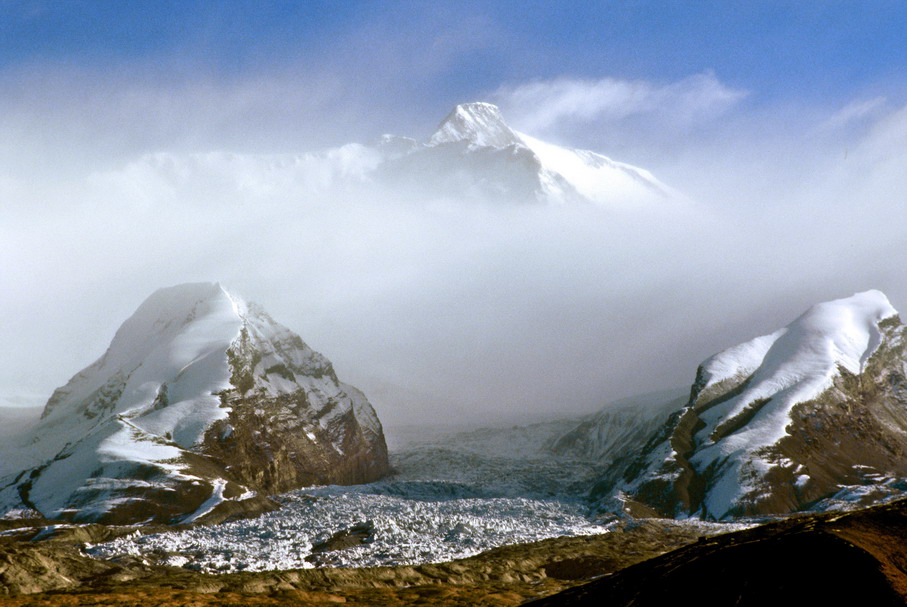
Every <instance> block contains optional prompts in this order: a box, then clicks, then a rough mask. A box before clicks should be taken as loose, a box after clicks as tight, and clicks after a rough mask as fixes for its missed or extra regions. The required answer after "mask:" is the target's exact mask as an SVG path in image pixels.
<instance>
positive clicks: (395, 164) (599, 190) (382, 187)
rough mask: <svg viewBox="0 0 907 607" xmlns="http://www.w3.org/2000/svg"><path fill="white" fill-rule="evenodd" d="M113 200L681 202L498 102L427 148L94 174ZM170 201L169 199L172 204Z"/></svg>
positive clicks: (385, 144)
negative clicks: (556, 141)
mask: <svg viewBox="0 0 907 607" xmlns="http://www.w3.org/2000/svg"><path fill="white" fill-rule="evenodd" d="M93 180H94V182H95V183H96V185H97V186H98V187H100V188H103V189H104V191H107V192H109V191H120V192H122V193H123V194H124V195H126V196H131V197H135V198H138V199H140V200H141V199H143V194H142V192H143V191H154V192H156V196H157V197H158V199H161V198H162V197H163V198H164V199H167V198H169V199H170V200H171V202H172V203H173V204H186V201H204V200H209V201H210V202H212V203H215V204H222V201H223V199H225V198H229V196H226V195H227V194H230V193H235V192H237V191H238V192H241V193H242V194H243V197H242V199H243V201H244V203H265V202H267V201H270V200H286V199H287V198H296V199H298V200H299V201H300V202H301V203H306V202H310V203H323V202H324V201H325V200H343V199H354V200H359V199H365V200H375V199H377V200H383V199H390V200H414V201H419V202H424V201H432V200H448V201H457V202H461V201H464V200H479V201H485V202H488V201H490V202H493V203H505V202H510V203H522V204H525V203H543V204H569V203H574V204H593V205H599V206H602V207H605V208H609V209H620V208H627V207H630V208H633V207H637V206H640V205H647V204H651V203H655V204H659V205H666V204H669V203H671V201H674V202H677V201H679V200H680V199H681V197H680V196H679V195H678V194H677V193H676V192H674V191H673V190H672V189H671V188H669V187H667V186H665V185H664V184H662V183H660V182H659V181H658V180H657V179H656V178H655V177H654V176H653V175H652V174H651V173H649V172H648V171H646V170H644V169H640V168H638V167H634V166H631V165H628V164H624V163H621V162H616V161H614V160H611V159H610V158H607V157H605V156H602V155H600V154H597V153H595V152H590V151H586V150H574V149H570V148H565V147H561V146H557V145H553V144H551V143H546V142H544V141H541V140H539V139H536V138H534V137H530V136H529V135H525V134H522V133H518V132H516V131H514V130H513V129H511V128H510V127H509V126H508V125H507V124H506V122H505V121H504V118H503V116H502V115H501V112H500V110H499V109H498V108H497V107H496V106H494V105H491V104H489V103H481V102H477V103H466V104H462V105H458V106H457V107H456V108H454V109H453V111H451V112H450V114H449V115H448V116H447V117H446V118H445V119H444V120H443V121H442V122H441V124H440V125H439V126H438V128H437V130H436V131H435V132H434V133H433V134H432V135H431V136H430V137H429V138H428V139H427V140H425V141H422V142H419V141H417V140H415V139H410V138H406V137H398V136H394V135H384V136H382V137H381V138H380V139H379V140H378V141H377V142H375V143H373V144H370V145H361V144H357V143H350V144H347V145H344V146H341V147H338V148H334V149H330V150H327V151H324V152H320V153H310V154H267V155H254V154H226V153H207V154H190V155H180V154H153V155H149V156H145V157H143V158H140V159H138V160H136V161H134V162H131V163H130V164H129V165H127V166H126V167H124V168H122V169H121V170H118V171H114V172H110V173H105V174H98V175H95V176H94V178H93ZM168 193H169V196H168Z"/></svg>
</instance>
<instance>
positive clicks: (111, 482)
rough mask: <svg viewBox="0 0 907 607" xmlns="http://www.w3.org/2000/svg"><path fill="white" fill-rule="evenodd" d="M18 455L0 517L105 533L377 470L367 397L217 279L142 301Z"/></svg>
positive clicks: (2, 483)
mask: <svg viewBox="0 0 907 607" xmlns="http://www.w3.org/2000/svg"><path fill="white" fill-rule="evenodd" d="M23 449H24V451H23V453H24V454H25V455H26V456H27V457H25V458H24V460H23V461H25V462H27V463H29V465H24V466H23V468H22V472H21V473H18V474H16V475H13V476H11V477H7V478H6V479H2V480H0V510H3V511H7V510H10V509H17V508H22V507H27V508H32V509H34V510H37V511H39V512H40V513H41V514H43V515H44V516H47V517H49V518H55V519H63V520H73V521H83V522H84V521H91V522H105V523H111V524H113V523H115V524H133V523H166V524H174V523H189V522H195V521H197V520H202V519H204V520H206V521H214V520H220V519H223V518H225V517H231V516H242V515H249V514H254V513H257V512H263V511H266V510H269V509H273V508H275V507H276V505H275V504H274V503H273V502H272V501H271V500H269V499H267V498H266V497H263V495H268V494H274V493H278V492H282V491H287V490H290V489H296V488H299V487H304V486H308V485H312V484H327V483H337V484H354V483H362V482H369V481H373V480H376V479H377V478H380V477H381V476H383V475H385V474H387V472H388V470H389V466H388V460H387V447H386V445H385V441H384V435H383V431H382V428H381V424H380V422H379V421H378V418H377V416H376V415H375V412H374V410H373V409H372V407H371V405H370V404H369V402H368V400H367V399H366V398H365V396H364V395H363V394H362V393H361V392H359V391H358V390H357V389H356V388H353V387H352V386H348V385H346V384H344V383H342V382H340V381H339V380H338V379H337V376H336V374H335V372H334V369H333V367H332V365H331V363H330V361H328V360H327V359H326V358H325V357H324V356H322V355H321V354H318V353H317V352H315V351H313V350H312V349H311V348H309V347H308V346H307V345H306V344H305V343H304V342H303V341H302V339H300V338H299V336H297V335H296V334H294V333H292V332H291V331H289V330H288V329H287V328H285V327H283V326H282V325H280V324H278V323H276V322H275V321H274V320H273V319H272V318H271V317H270V316H268V315H267V314H266V313H264V312H263V311H262V310H261V309H259V308H258V307H257V306H255V305H250V304H247V303H245V302H243V301H242V300H239V299H238V298H236V297H233V296H232V295H230V294H228V293H226V292H225V291H224V290H223V289H222V288H221V287H220V286H219V285H216V284H191V285H181V286H178V287H171V288H169V289H162V290H160V291H158V292H157V293H155V294H154V295H152V296H151V297H150V298H149V299H148V300H147V301H146V302H145V303H143V304H142V306H141V307H140V308H139V310H138V311H137V312H136V313H135V314H134V315H133V316H132V317H131V318H130V319H129V320H127V321H126V322H125V323H124V324H123V326H122V327H121V328H120V330H119V331H118V332H117V335H116V337H115V338H114V340H113V343H112V344H111V346H110V348H109V349H108V351H107V353H105V354H104V356H103V357H101V359H99V360H98V361H97V362H95V363H94V364H93V365H91V366H90V367H88V368H86V369H85V370H83V371H82V372H80V373H79V374H77V375H76V376H75V377H73V379H72V380H70V382H69V383H68V384H67V385H66V386H64V387H62V388H60V389H58V390H57V391H56V392H55V393H54V395H53V396H52V397H51V399H50V400H49V401H48V404H47V406H46V408H45V411H44V414H43V418H42V421H41V423H40V424H39V425H38V426H37V427H36V428H35V429H34V430H33V432H32V433H31V434H30V435H29V436H27V437H25V438H24V441H23ZM0 514H2V512H0Z"/></svg>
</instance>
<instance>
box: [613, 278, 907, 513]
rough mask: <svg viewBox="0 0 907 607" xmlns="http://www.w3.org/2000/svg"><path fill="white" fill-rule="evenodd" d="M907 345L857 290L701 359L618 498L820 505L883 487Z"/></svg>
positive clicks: (895, 459)
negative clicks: (685, 399)
mask: <svg viewBox="0 0 907 607" xmlns="http://www.w3.org/2000/svg"><path fill="white" fill-rule="evenodd" d="M905 348H907V342H905V327H904V325H902V324H901V322H900V320H899V318H898V316H897V312H896V311H895V309H894V308H893V307H892V306H891V304H890V303H889V301H888V299H887V298H886V297H885V295H884V294H882V293H881V292H879V291H867V292H864V293H857V294H855V295H853V296H852V297H848V298H845V299H840V300H835V301H830V302H826V303H821V304H818V305H815V306H813V307H812V308H810V309H809V310H807V311H806V313H804V314H803V315H802V316H800V317H799V318H797V319H796V320H795V321H793V322H792V323H791V324H789V325H788V326H787V327H785V328H783V329H781V330H779V331H776V332H775V333H772V334H770V335H765V336H762V337H757V338H755V339H753V340H751V341H749V342H746V343H744V344H740V345H738V346H735V347H732V348H729V349H727V350H725V351H723V352H720V353H718V354H716V355H715V356H713V357H711V358H709V359H708V360H706V361H705V362H703V363H702V365H700V367H699V370H698V372H697V375H696V381H695V383H694V385H693V388H692V393H691V397H690V401H689V403H688V404H687V406H686V407H685V408H684V409H683V410H682V411H681V412H679V413H678V414H677V415H675V416H674V417H673V418H672V420H671V421H670V422H669V423H668V425H667V426H666V428H665V429H664V430H663V434H662V438H663V440H661V441H658V440H655V441H653V443H652V444H651V445H650V447H649V448H648V449H647V450H646V451H645V452H644V453H643V454H642V455H641V456H640V458H639V459H638V460H637V462H636V464H635V466H634V467H632V468H631V470H630V472H629V474H628V475H627V477H626V479H625V480H626V482H625V484H624V485H623V487H622V489H623V495H624V497H625V498H626V499H625V501H626V504H627V507H628V508H630V509H631V510H636V511H639V512H642V511H645V510H646V509H652V510H654V511H656V512H658V513H661V514H667V515H695V516H701V517H707V518H726V517H730V516H736V515H741V514H748V513H769V512H790V511H795V510H801V509H804V508H810V507H817V506H818V507H822V505H823V503H824V502H822V500H828V499H834V498H836V497H837V498H841V499H847V497H848V496H847V495H846V494H847V492H848V491H849V492H851V493H853V492H854V491H855V490H854V489H852V488H853V487H858V486H862V487H866V486H870V485H871V486H872V487H873V491H870V492H867V491H864V490H857V491H856V493H859V494H860V495H861V496H866V495H867V494H868V493H872V494H874V496H873V495H869V497H868V499H879V498H880V497H882V496H883V495H889V494H890V493H891V492H890V491H889V489H893V488H894V489H896V488H895V487H894V485H896V484H897V483H896V482H895V479H896V478H901V477H903V476H905V475H907V379H905V376H907V353H905ZM842 491H843V493H842Z"/></svg>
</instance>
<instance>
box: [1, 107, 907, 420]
mask: <svg viewBox="0 0 907 607" xmlns="http://www.w3.org/2000/svg"><path fill="white" fill-rule="evenodd" d="M885 121H886V122H885V123H884V124H883V123H882V122H879V124H878V126H877V128H876V129H874V130H872V129H871V130H870V131H869V132H868V135H866V136H865V137H863V138H862V139H861V140H860V144H859V145H857V146H855V147H853V148H851V150H850V152H849V155H848V159H847V161H846V163H844V164H841V163H840V162H837V161H836V162H835V163H831V162H828V163H825V162H824V161H822V162H820V161H819V160H817V157H816V156H815V155H814V154H812V152H811V151H810V150H811V148H809V146H808V145H806V146H804V152H805V153H804V156H803V158H801V160H802V162H805V163H807V164H806V165H804V166H802V167H801V168H800V169H799V174H800V179H799V181H798V184H799V185H798V186H797V187H796V188H788V189H787V190H786V193H785V195H784V197H780V193H779V191H778V190H779V189H780V188H781V186H782V185H785V184H789V183H790V181H784V180H781V181H778V182H777V185H776V186H772V187H769V186H768V185H766V184H768V183H774V182H773V181H772V179H770V178H769V177H767V176H763V177H764V179H755V178H749V177H747V178H746V179H743V180H741V181H739V182H737V183H736V184H735V185H734V186H733V187H729V186H728V184H730V183H731V182H732V178H733V176H734V175H735V174H736V175H738V176H739V175H750V173H749V170H750V169H752V168H753V167H754V166H755V165H753V164H751V163H747V164H746V167H747V171H744V172H743V173H741V172H739V171H738V172H736V173H735V172H734V171H730V170H726V169H728V163H730V162H731V161H732V160H733V157H732V156H730V155H724V156H723V157H721V158H717V157H716V158H713V159H712V160H709V159H708V158H706V157H700V160H699V161H698V163H697V164H696V165H695V166H690V165H687V166H686V167H685V170H686V173H685V174H689V177H688V179H680V180H678V179H676V176H675V177H673V178H671V179H666V178H665V173H664V172H663V171H657V172H656V174H658V175H659V177H661V178H663V179H665V181H667V182H668V183H670V185H671V186H673V187H675V188H679V189H684V188H686V187H689V186H692V187H690V189H691V190H693V191H694V192H695V193H697V194H701V193H702V191H703V187H704V186H703V184H704V183H706V182H707V181H708V180H710V179H711V181H712V182H713V187H712V189H711V190H709V191H708V193H709V196H708V197H707V199H706V197H702V198H703V200H700V201H699V202H689V201H687V202H685V203H684V204H659V203H658V202H656V203H654V204H649V205H644V206H642V207H640V206H631V207H629V208H626V207H621V206H619V205H618V206H616V207H615V206H612V207H607V206H606V207H602V206H600V205H599V206H596V205H588V204H586V205H583V204H580V205H576V204H568V205H544V204H543V205H539V204H529V205H526V204H502V200H501V199H500V198H497V197H495V196H491V195H489V194H488V191H483V190H482V188H479V189H478V190H477V191H478V193H476V194H475V195H474V196H472V197H471V198H470V199H469V200H468V201H466V200H463V199H462V197H461V196H460V195H459V194H458V193H457V192H456V191H453V192H452V191H451V190H449V189H448V190H445V189H443V188H437V187H431V186H433V185H437V184H436V183H434V182H433V180H431V179H428V180H425V179H424V178H423V182H424V181H427V182H428V183H421V184H419V183H418V181H419V180H416V181H417V183H416V184H408V186H409V189H408V190H407V191H406V192H405V194H404V193H401V192H399V191H398V190H397V188H396V186H393V187H392V182H393V180H391V181H387V180H384V181H382V180H376V179H371V178H366V175H367V174H368V173H369V171H364V172H363V170H360V169H362V167H370V166H372V165H370V164H369V162H372V161H371V160H368V159H369V158H371V156H370V154H371V153H372V152H370V151H369V150H374V149H376V148H374V147H370V146H371V144H369V145H359V144H355V145H351V146H342V147H339V148H335V149H333V150H331V151H328V152H324V153H322V152H318V153H315V152H313V153H310V154H308V155H302V156H299V157H298V158H296V157H295V156H293V155H287V156H280V155H278V156H271V157H261V156H256V155H248V154H240V153H232V152H229V153H228V152H223V151H219V152H218V151H215V152H210V153H203V154H198V153H193V154H182V153H177V152H161V153H158V154H155V155H153V156H148V157H145V156H139V157H133V158H127V159H125V160H123V161H120V162H109V161H108V162H106V163H96V164H94V165H91V163H90V162H89V165H91V166H90V170H88V171H87V172H85V170H80V171H76V172H75V173H73V172H72V171H61V173H60V174H59V175H58V176H55V177H53V178H48V179H35V180H32V181H31V182H30V185H29V186H28V187H25V186H24V185H23V183H24V182H22V179H23V178H24V177H25V176H27V172H26V173H23V174H22V175H21V176H20V177H18V178H12V177H10V178H9V179H6V180H4V181H3V182H2V187H4V188H5V190H4V191H5V194H6V196H5V201H6V205H7V208H6V209H5V213H6V215H5V217H4V222H3V224H2V225H0V236H2V237H0V253H2V256H0V258H2V259H3V260H4V280H5V281H6V282H7V283H8V284H10V285H12V286H11V287H10V289H9V292H15V293H16V297H15V298H3V299H2V300H0V306H2V312H3V314H4V317H7V318H17V319H21V320H20V322H17V323H15V324H11V325H10V326H9V327H7V330H8V333H9V335H8V339H9V340H10V342H11V343H16V344H21V347H19V348H18V352H19V354H18V355H17V356H16V357H15V359H14V360H11V361H9V363H8V364H7V365H4V368H3V369H0V385H3V386H5V387H4V391H5V393H6V394H7V395H8V396H15V395H16V394H42V393H43V394H45V395H47V396H49V393H50V391H51V390H52V389H53V388H54V387H55V386H57V385H60V384H61V383H62V382H63V381H65V380H66V378H67V377H69V376H70V375H71V374H72V373H73V372H75V371H76V370H78V369H79V368H81V366H82V365H83V364H84V359H85V357H86V356H85V354H84V353H93V354H91V355H93V356H98V355H100V354H101V353H102V352H103V350H104V348H105V347H106V345H107V343H108V342H109V340H110V338H111V337H112V335H113V332H114V331H115V329H116V323H117V322H118V319H120V318H123V317H125V316H127V315H128V314H129V313H131V311H132V309H134V307H135V306H136V305H137V304H138V303H139V302H140V301H142V299H143V298H144V296H145V295H146V293H147V292H149V291H150V290H153V289H154V288H157V287H158V286H160V285H162V284H175V283H180V282H186V281H196V280H212V279H219V280H222V281H223V282H224V283H225V284H227V285H229V286H230V287H231V288H233V289H234V290H236V291H238V292H240V293H252V294H254V296H255V299H256V300H259V301H261V302H262V303H263V304H264V305H265V306H266V307H267V308H268V309H269V310H271V311H272V312H273V313H274V314H275V315H276V316H277V317H279V318H281V319H284V320H285V322H287V323H288V324H289V325H291V326H293V327H295V328H297V329H298V330H299V331H300V333H302V334H304V335H306V337H307V338H309V339H311V340H312V341H313V342H314V343H318V344H319V346H320V348H321V349H322V350H323V351H325V352H326V353H328V354H329V355H330V357H331V359H332V360H333V361H334V362H335V364H336V365H337V368H338V369H340V371H341V372H342V373H343V375H344V376H345V377H348V378H349V379H350V381H351V382H352V383H354V384H355V385H357V386H359V387H361V388H362V389H363V390H365V391H366V392H367V393H368V394H369V396H370V398H371V399H372V400H373V402H375V404H376V406H377V407H378V408H379V409H380V410H381V411H382V416H383V419H385V421H386V422H389V423H392V424H393V423H396V422H401V423H407V422H411V421H432V420H436V419H438V417H439V416H441V417H444V418H450V413H451V412H455V417H456V418H457V419H470V420H474V421H477V422H480V421H483V420H485V421H487V420H494V419H502V418H508V417H513V416H515V415H519V416H525V415H530V416H531V415H557V414H559V413H560V412H563V411H580V410H586V411H590V410H594V409H596V408H597V407H598V406H600V405H601V404H602V403H603V402H606V401H609V400H613V399H616V398H620V397H623V396H628V395H632V394H637V393H642V392H650V391H652V390H654V389H662V388H666V387H671V386H677V385H682V384H684V383H686V382H687V380H688V372H689V371H688V370H689V369H690V368H692V367H693V366H695V365H696V364H697V363H698V362H699V361H700V360H703V359H704V358H705V357H706V356H708V355H709V354H710V353H712V352H715V351H717V350H719V349H720V348H722V347H724V346H726V345H727V344H728V343H739V342H742V341H745V340H747V339H750V338H752V337H753V336H755V335H757V334H760V333H764V332H766V331H770V330H772V329H774V328H775V327H777V326H781V325H783V324H784V322H786V320H787V318H789V317H790V316H792V315H794V314H796V313H797V312H798V311H799V310H802V309H804V308H805V307H807V306H808V305H810V304H812V303H813V302H816V301H823V300H828V299H831V298H834V297H837V296H840V294H841V293H842V292H855V291H862V290H865V289H867V288H873V287H877V288H881V289H883V290H884V291H885V292H886V293H887V294H888V296H889V297H890V298H891V300H892V302H893V303H894V305H895V306H898V305H899V302H903V301H904V300H905V299H907V290H905V289H907V287H905V286H904V285H905V284H907V283H905V282H904V281H903V280H900V277H901V275H902V273H901V268H902V267H903V262H904V251H903V250H902V247H901V246H900V240H901V235H900V230H899V228H898V226H900V225H903V223H904V220H907V217H905V216H904V213H905V210H904V206H903V205H902V204H901V199H900V198H899V197H898V196H897V195H896V194H897V192H898V191H902V190H900V189H899V184H900V181H899V180H900V179H901V178H900V177H899V175H900V173H898V172H897V171H895V167H897V166H900V165H898V163H897V160H898V159H899V158H901V157H902V153H901V152H900V151H899V150H900V149H901V148H899V147H898V145H896V144H897V143H898V142H899V141H901V133H902V132H903V129H902V128H899V127H898V125H900V124H901V123H902V122H903V117H899V115H897V114H892V115H890V116H888V117H886V118H885ZM422 139H423V141H426V140H428V139H430V137H424V136H423V137H422ZM407 145H411V144H407ZM446 145H450V146H453V147H456V144H452V143H448V144H446ZM461 145H462V144H461ZM418 146H423V148H424V149H428V152H429V153H435V152H434V151H432V150H435V149H436V148H430V149H429V148H426V147H425V146H427V144H418ZM418 146H417V147H418ZM379 147H380V144H379ZM463 147H464V148H468V147H469V146H468V144H467V145H463ZM423 148H420V149H423ZM494 149H498V148H494ZM564 149H566V148H564ZM603 151H606V150H603ZM813 151H814V150H813ZM750 152H752V153H753V154H756V153H758V152H760V148H759V147H758V146H753V147H752V148H751V149H741V150H740V151H739V154H743V155H746V154H749V153H750ZM394 153H395V154H396V153H400V152H399V151H397V152H394ZM407 157H408V158H414V156H412V155H411V154H410V155H408V156H407ZM690 158H692V156H691V157H688V158H687V162H688V161H689V160H690ZM761 158H762V160H761V161H760V162H764V163H765V164H764V167H765V169H766V170H767V171H769V172H771V171H773V170H774V169H775V168H777V167H778V166H779V165H778V163H782V162H786V161H784V157H783V156H779V155H774V156H772V155H764V154H763V155H762V156H761ZM874 159H875V160H874ZM87 160H90V159H87ZM876 160H877V161H876ZM297 161H298V166H297V165H296V164H293V163H297ZM788 165H789V163H788ZM67 166H70V168H72V166H71V165H67ZM678 166H679V165H675V166H674V167H673V168H674V171H673V173H676V169H677V167H678ZM294 167H295V168H294ZM738 168H740V167H738ZM693 169H695V170H693ZM788 169H790V170H788ZM369 170H370V171H371V170H372V169H369ZM898 170H899V169H898ZM790 172H792V169H791V167H790V166H787V169H785V173H784V174H785V175H787V174H789V173H790ZM669 173H672V172H669ZM772 174H774V173H772ZM420 175H422V174H420ZM388 179H389V178H388ZM763 181H764V182H765V183H763ZM455 183H459V182H455ZM477 183H479V184H482V185H484V186H487V185H489V184H488V182H487V181H481V180H480V181H479V182H477ZM318 184H322V185H320V186H319V185H318ZM324 184H328V185H331V187H326V186H324ZM338 184H340V185H338ZM344 184H345V185H344ZM316 186H318V187H316ZM347 186H348V187H347ZM773 188H774V189H773ZM313 192H314V193H313ZM460 193H462V191H460ZM687 193H689V191H688V192H687ZM763 193H765V194H766V196H765V197H762V196H759V194H763ZM870 195H871V198H867V196H870ZM533 196H534V195H533ZM697 197H699V196H697ZM532 200H533V201H534V202H538V201H537V199H536V198H534V197H533V198H532ZM36 205H39V207H40V208H41V209H43V212H42V213H41V214H40V216H38V215H36V214H34V213H33V212H32V210H33V209H34V208H38V206H36ZM881 218H884V221H880V219H881ZM162 260H166V263H163V262H162ZM901 307H903V305H901Z"/></svg>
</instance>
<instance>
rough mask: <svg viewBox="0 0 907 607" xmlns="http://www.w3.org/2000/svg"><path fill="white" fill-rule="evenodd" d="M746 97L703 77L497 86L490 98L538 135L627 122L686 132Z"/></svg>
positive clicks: (562, 80)
mask: <svg viewBox="0 0 907 607" xmlns="http://www.w3.org/2000/svg"><path fill="white" fill-rule="evenodd" d="M746 95H747V93H746V92H745V91H741V90H737V89H733V88H731V87H729V86H727V85H725V84H723V83H722V82H720V81H719V80H718V78H716V77H715V75H714V74H713V73H711V72H704V73H702V74H696V75H694V76H690V77H688V78H684V79H683V80H679V81H677V82H673V83H668V84H656V83H652V82H648V81H645V80H619V79H615V78H601V79H598V80H589V79H576V78H566V77H564V78H556V79H553V80H536V81H533V82H528V83H524V84H519V85H515V86H514V85H506V86H503V87H501V88H499V89H498V90H497V91H495V92H494V94H493V98H494V100H495V101H496V102H497V103H498V104H499V105H500V106H501V107H502V109H503V110H504V111H505V112H506V115H507V116H508V118H509V120H511V121H512V122H513V123H514V125H515V126H516V127H517V128H520V129H522V130H524V131H526V132H529V133H544V132H547V131H550V130H552V129H553V128H555V127H557V126H558V125H559V124H560V123H563V122H573V123H576V122H592V121H596V122H603V123H615V122H620V121H623V120H626V119H628V118H631V117H645V118H646V119H649V120H655V121H657V122H659V123H670V124H673V125H674V126H675V127H677V126H682V127H689V126H691V125H694V124H696V123H698V122H701V121H708V120H712V119H714V118H716V117H717V116H720V115H721V114H723V113H724V112H726V111H728V110H729V109H730V108H732V107H733V106H734V105H736V104H737V103H738V102H740V101H741V100H742V99H743V98H744V97H746Z"/></svg>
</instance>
